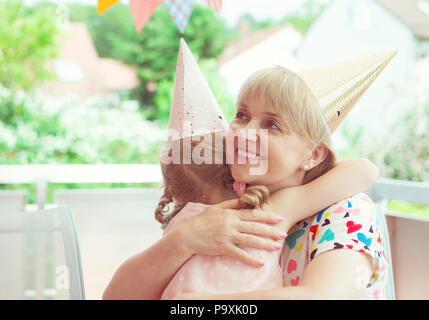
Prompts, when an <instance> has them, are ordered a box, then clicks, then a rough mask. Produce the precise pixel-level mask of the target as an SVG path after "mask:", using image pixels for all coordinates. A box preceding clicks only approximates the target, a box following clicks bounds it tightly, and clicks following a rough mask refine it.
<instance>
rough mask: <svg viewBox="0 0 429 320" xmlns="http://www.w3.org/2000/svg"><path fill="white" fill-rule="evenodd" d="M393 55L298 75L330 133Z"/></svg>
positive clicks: (359, 60) (378, 55) (370, 58)
mask: <svg viewBox="0 0 429 320" xmlns="http://www.w3.org/2000/svg"><path fill="white" fill-rule="evenodd" d="M396 53H397V51H390V52H386V53H382V54H375V55H371V56H368V57H365V58H360V59H354V60H350V61H346V62H341V63H337V64H333V65H329V66H326V67H320V68H316V69H311V70H307V71H302V72H299V73H298V75H299V76H300V77H301V78H302V79H303V80H304V81H305V83H306V84H307V86H308V87H309V88H310V90H311V91H312V92H313V94H314V95H315V96H316V98H317V100H318V101H319V104H320V106H321V108H322V111H323V113H324V114H325V116H326V120H327V121H328V125H329V127H330V128H331V132H334V131H335V129H336V128H337V127H338V126H339V125H340V123H341V122H342V121H343V120H344V118H345V117H346V115H347V114H348V113H349V112H350V110H351V109H352V108H353V107H354V106H355V104H356V103H357V102H358V101H359V99H360V98H361V97H362V95H363V93H364V92H365V91H366V90H367V89H368V88H369V86H370V85H371V84H372V83H373V82H374V80H375V79H376V78H377V76H378V75H379V74H380V72H381V71H382V70H383V69H384V67H385V66H386V65H387V64H388V63H389V62H390V61H391V60H392V59H393V57H394V56H395V55H396Z"/></svg>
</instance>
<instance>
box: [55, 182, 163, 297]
mask: <svg viewBox="0 0 429 320" xmlns="http://www.w3.org/2000/svg"><path fill="white" fill-rule="evenodd" d="M161 194H162V192H161V188H108V189H66V190H55V192H54V203H56V204H59V205H61V204H66V205H68V206H69V207H70V209H71V211H72V212H73V218H74V221H75V224H76V229H77V232H78V234H79V244H80V248H81V255H82V269H83V274H84V280H85V290H86V291H85V295H86V297H87V299H101V297H102V295H103V292H104V290H105V289H106V287H107V285H108V284H109V282H110V280H111V279H112V277H113V275H114V273H115V271H116V270H117V268H118V267H119V266H120V265H121V264H122V263H123V262H124V261H125V260H126V259H128V258H129V257H131V256H133V255H135V254H137V253H139V252H141V251H143V250H145V249H147V248H148V247H150V246H151V245H153V244H154V243H155V242H156V241H158V240H159V239H160V238H161V237H162V229H161V224H159V223H158V222H157V221H156V220H155V217H154V211H155V208H156V206H157V204H158V202H159V199H160V197H161Z"/></svg>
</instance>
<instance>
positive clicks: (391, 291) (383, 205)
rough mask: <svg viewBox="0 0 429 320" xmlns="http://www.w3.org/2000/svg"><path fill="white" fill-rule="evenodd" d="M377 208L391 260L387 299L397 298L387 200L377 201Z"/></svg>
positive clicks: (381, 229) (386, 248) (388, 255)
mask: <svg viewBox="0 0 429 320" xmlns="http://www.w3.org/2000/svg"><path fill="white" fill-rule="evenodd" d="M375 208H376V212H377V220H378V222H379V228H380V232H381V241H382V242H383V246H384V250H385V253H386V256H387V259H388V260H389V267H388V273H387V284H386V300H395V299H396V294H395V281H394V276H393V263H392V254H391V250H390V237H389V229H388V228H387V222H386V216H385V213H386V210H387V201H386V200H382V201H379V202H375Z"/></svg>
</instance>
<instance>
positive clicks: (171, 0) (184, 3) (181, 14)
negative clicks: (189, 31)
mask: <svg viewBox="0 0 429 320" xmlns="http://www.w3.org/2000/svg"><path fill="white" fill-rule="evenodd" d="M163 3H164V6H165V8H166V9H167V11H168V14H169V15H170V17H171V19H173V21H174V23H175V24H176V26H177V27H178V28H179V30H180V32H181V33H183V32H184V31H185V28H186V26H187V24H188V21H189V18H190V17H191V14H192V10H193V9H194V3H195V0H163Z"/></svg>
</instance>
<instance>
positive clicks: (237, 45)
mask: <svg viewBox="0 0 429 320" xmlns="http://www.w3.org/2000/svg"><path fill="white" fill-rule="evenodd" d="M286 27H289V28H295V27H294V26H293V25H291V24H289V23H287V24H283V25H279V26H273V27H269V28H265V29H260V30H256V31H254V32H251V33H249V34H248V35H246V36H244V37H242V38H240V39H238V40H234V41H232V42H231V43H229V44H228V46H227V47H226V48H225V50H224V51H223V53H222V54H221V55H220V56H219V58H218V65H219V66H221V65H222V64H224V63H226V62H228V61H229V60H231V59H233V58H235V57H236V56H238V55H240V54H241V53H243V52H244V51H246V50H248V49H250V48H251V47H253V46H255V45H257V44H258V43H260V42H262V41H263V40H265V39H267V38H269V37H270V36H272V35H273V34H275V33H277V32H278V31H280V30H282V29H284V28H286ZM297 32H299V31H297Z"/></svg>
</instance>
